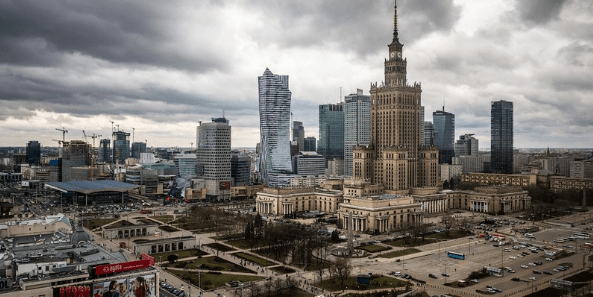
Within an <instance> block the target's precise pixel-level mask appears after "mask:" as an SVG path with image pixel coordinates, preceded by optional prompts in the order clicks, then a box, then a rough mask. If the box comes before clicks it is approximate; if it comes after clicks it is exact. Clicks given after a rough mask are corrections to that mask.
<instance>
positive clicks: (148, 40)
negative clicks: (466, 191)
mask: <svg viewBox="0 0 593 297" xmlns="http://www.w3.org/2000/svg"><path fill="white" fill-rule="evenodd" d="M398 26H399V33H400V34H399V36H400V41H401V42H402V43H403V44H404V53H403V55H404V56H405V57H406V58H407V60H408V80H409V81H410V82H414V81H419V82H421V83H422V89H423V94H422V103H423V105H424V106H426V113H427V116H426V120H427V121H430V120H432V112H433V111H435V110H437V109H441V108H442V105H443V102H445V105H446V107H445V110H446V111H449V112H452V113H454V114H455V117H456V127H455V129H456V135H457V136H456V138H458V136H459V135H461V134H465V133H474V134H476V137H477V138H478V139H479V140H480V148H488V147H490V102H491V101H493V100H501V99H503V100H510V101H513V102H514V113H515V117H514V121H515V125H514V131H515V138H514V143H515V146H516V147H519V148H526V147H548V146H549V147H553V148H555V147H575V148H578V147H593V137H592V136H593V1H590V0H574V1H570V0H567V1H559V0H517V1H513V0H501V1H490V0H466V1H463V0H453V1H451V0H424V1H412V0H408V1H404V0H400V1H398ZM392 31H393V1H392V0H381V1H379V0H372V1H368V0H331V1H330V0H327V1H310V0H302V1H297V0H282V1H277V0H250V1H240V0H236V1H224V0H210V1H206V0H201V1H189V0H188V1H120V0H118V1H88V0H87V1H84V0H83V1H59V0H44V1H28V0H14V1H10V0H0V146H8V145H19V146H24V145H25V144H26V142H27V141H29V140H39V141H40V142H41V144H42V145H44V146H57V142H52V139H61V138H62V135H61V132H59V131H56V130H55V128H58V127H65V128H66V129H67V130H68V131H69V133H68V134H66V139H67V140H72V139H82V130H86V132H87V134H88V135H90V134H92V133H95V134H101V135H103V136H104V137H107V136H108V135H110V131H111V125H112V124H111V122H110V120H112V121H114V122H115V124H118V125H119V127H120V129H123V130H125V131H128V132H130V133H132V128H135V140H136V141H144V140H148V146H183V147H189V146H190V143H192V142H195V130H196V126H197V124H198V121H203V122H207V121H210V119H211V118H212V117H220V116H222V114H223V110H224V114H225V116H226V117H227V118H228V119H229V120H230V121H231V125H232V146H233V147H254V146H255V144H256V143H257V142H258V141H259V115H258V89H257V77H258V76H259V75H262V74H263V72H264V70H265V69H266V67H268V68H269V69H270V70H271V71H272V72H273V73H275V74H283V75H289V76H290V90H291V91H292V112H293V114H294V120H298V121H302V122H304V125H305V134H306V136H315V137H316V138H318V137H319V136H318V130H319V128H318V114H319V113H318V105H319V104H325V103H337V102H339V101H340V87H342V89H343V91H342V92H343V95H347V94H349V93H354V92H356V89H357V88H360V89H362V90H364V93H365V94H368V93H369V89H370V83H371V82H377V81H378V82H380V81H381V80H382V79H383V77H384V76H383V62H384V59H385V58H386V57H387V54H388V53H387V44H389V43H390V42H391V37H392ZM97 145H98V141H97Z"/></svg>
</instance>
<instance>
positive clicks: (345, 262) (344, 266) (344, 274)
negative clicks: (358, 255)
mask: <svg viewBox="0 0 593 297" xmlns="http://www.w3.org/2000/svg"><path fill="white" fill-rule="evenodd" d="M333 265H334V268H335V272H336V277H337V278H338V280H339V281H340V285H342V286H344V281H345V280H346V279H347V278H348V276H350V271H351V270H352V265H351V264H350V258H347V257H344V258H341V257H340V258H338V259H336V261H335V262H334V263H333Z"/></svg>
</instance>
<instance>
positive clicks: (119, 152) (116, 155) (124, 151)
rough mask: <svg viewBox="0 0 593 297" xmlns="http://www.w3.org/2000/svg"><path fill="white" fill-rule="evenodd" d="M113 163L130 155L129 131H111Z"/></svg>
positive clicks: (121, 160) (120, 161)
mask: <svg viewBox="0 0 593 297" xmlns="http://www.w3.org/2000/svg"><path fill="white" fill-rule="evenodd" d="M112 156H113V163H121V164H123V163H124V161H125V160H126V159H127V158H129V157H130V133H126V132H124V131H115V132H113V155H112Z"/></svg>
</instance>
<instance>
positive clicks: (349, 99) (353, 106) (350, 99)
mask: <svg viewBox="0 0 593 297" xmlns="http://www.w3.org/2000/svg"><path fill="white" fill-rule="evenodd" d="M370 142H371V96H368V95H363V94H362V90H360V89H357V90H356V94H350V95H348V96H346V97H345V106H344V175H346V176H352V148H353V147H354V146H356V145H364V146H368V145H369V144H370Z"/></svg>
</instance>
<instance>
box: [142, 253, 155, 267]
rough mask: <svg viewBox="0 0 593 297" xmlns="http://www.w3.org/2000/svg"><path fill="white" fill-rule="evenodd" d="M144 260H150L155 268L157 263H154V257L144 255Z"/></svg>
mask: <svg viewBox="0 0 593 297" xmlns="http://www.w3.org/2000/svg"><path fill="white" fill-rule="evenodd" d="M142 260H148V261H150V266H154V264H155V262H154V257H152V256H150V255H148V254H142Z"/></svg>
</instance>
